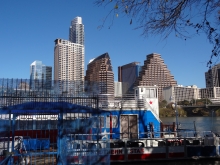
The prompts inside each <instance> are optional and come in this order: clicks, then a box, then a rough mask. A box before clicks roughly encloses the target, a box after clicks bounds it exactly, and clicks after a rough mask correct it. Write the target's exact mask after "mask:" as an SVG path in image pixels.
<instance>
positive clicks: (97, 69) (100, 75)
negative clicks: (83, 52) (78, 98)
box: [85, 53, 114, 97]
mask: <svg viewBox="0 0 220 165" xmlns="http://www.w3.org/2000/svg"><path fill="white" fill-rule="evenodd" d="M85 80H86V81H87V82H90V86H89V87H91V88H90V89H88V90H89V91H90V92H93V93H96V94H109V95H111V97H112V96H114V73H113V70H112V65H111V59H110V57H109V54H108V53H104V54H102V55H100V56H98V57H96V58H95V59H92V60H90V62H89V64H88V66H87V70H86V76H85ZM95 82H97V83H98V85H99V87H98V91H94V87H93V86H92V85H91V83H93V84H95Z"/></svg>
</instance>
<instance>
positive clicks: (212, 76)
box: [205, 64, 220, 88]
mask: <svg viewBox="0 0 220 165" xmlns="http://www.w3.org/2000/svg"><path fill="white" fill-rule="evenodd" d="M205 82H206V88H209V87H220V64H217V65H214V66H213V67H212V68H211V69H209V70H208V71H207V72H205Z"/></svg>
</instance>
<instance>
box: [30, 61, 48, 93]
mask: <svg viewBox="0 0 220 165" xmlns="http://www.w3.org/2000/svg"><path fill="white" fill-rule="evenodd" d="M51 83H52V67H51V66H46V65H44V64H43V63H42V61H37V60H36V61H34V62H33V63H32V64H31V65H30V87H31V89H34V90H37V89H38V88H39V87H40V86H41V88H44V89H48V90H49V89H51V85H52V84H51ZM38 84H40V85H38ZM42 84H43V85H42Z"/></svg>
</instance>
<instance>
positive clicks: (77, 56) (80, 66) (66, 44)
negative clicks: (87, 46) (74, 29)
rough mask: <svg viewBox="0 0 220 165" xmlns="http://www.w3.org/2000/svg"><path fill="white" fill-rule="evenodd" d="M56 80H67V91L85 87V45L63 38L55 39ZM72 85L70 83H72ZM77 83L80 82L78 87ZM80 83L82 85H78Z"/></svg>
mask: <svg viewBox="0 0 220 165" xmlns="http://www.w3.org/2000/svg"><path fill="white" fill-rule="evenodd" d="M54 80H59V81H63V82H64V81H65V82H66V85H65V89H63V91H65V92H71V91H72V92H76V90H78V89H76V88H83V87H82V86H81V85H82V81H84V46H83V45H80V44H76V43H72V42H70V41H67V40H63V39H56V40H55V49H54ZM70 83H71V85H68V84H70ZM75 83H79V84H78V85H77V87H76V84H75ZM79 85H80V87H78V86H79Z"/></svg>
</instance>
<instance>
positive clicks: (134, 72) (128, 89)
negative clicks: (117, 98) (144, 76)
mask: <svg viewBox="0 0 220 165" xmlns="http://www.w3.org/2000/svg"><path fill="white" fill-rule="evenodd" d="M140 71H141V66H140V63H139V62H132V63H129V64H126V65H123V66H119V67H118V82H122V93H123V94H125V93H126V94H133V93H134V82H135V81H136V79H137V77H138V76H139V72H140Z"/></svg>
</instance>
